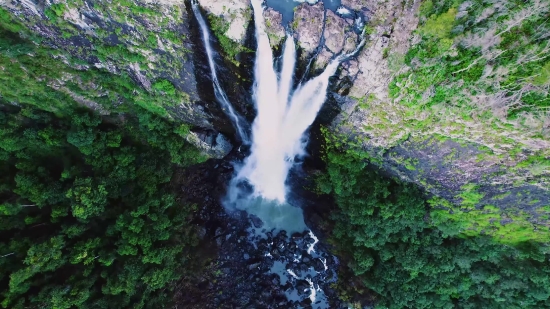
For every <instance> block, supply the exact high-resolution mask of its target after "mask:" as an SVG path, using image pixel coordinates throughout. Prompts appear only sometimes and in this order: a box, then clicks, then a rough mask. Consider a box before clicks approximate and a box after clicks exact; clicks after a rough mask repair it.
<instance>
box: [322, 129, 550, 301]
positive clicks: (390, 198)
mask: <svg viewBox="0 0 550 309" xmlns="http://www.w3.org/2000/svg"><path fill="white" fill-rule="evenodd" d="M328 143H329V144H328V145H327V147H326V153H325V160H326V162H327V173H326V174H325V175H324V176H323V177H321V178H320V179H319V182H318V184H319V189H320V190H321V191H322V192H324V193H332V194H333V195H334V196H335V198H336V202H337V204H338V207H339V211H337V212H335V213H334V214H333V220H334V224H335V226H334V230H333V237H334V239H335V240H336V241H335V242H334V243H335V244H337V246H338V248H339V250H340V251H341V252H344V253H345V255H347V256H348V257H349V261H350V263H349V266H350V268H351V269H352V270H353V272H354V273H355V274H356V275H359V276H360V277H361V281H362V283H363V284H364V285H365V286H366V287H367V288H368V289H370V290H371V291H372V292H374V293H375V294H376V295H377V303H378V307H377V308H395V309H397V308H415V309H419V308H548V307H550V262H549V261H550V254H549V250H548V246H546V245H544V244H537V243H522V244H519V245H518V246H517V247H512V246H507V245H503V244H499V243H495V242H494V240H493V239H492V238H490V237H464V236H461V237H458V235H455V236H449V235H446V234H444V233H442V232H441V231H440V230H438V229H437V226H434V224H433V222H431V220H430V216H429V215H428V212H429V207H428V206H427V204H426V203H425V201H424V199H423V197H422V194H421V192H419V191H418V189H415V188H413V187H412V186H411V185H405V184H401V183H398V182H395V181H391V180H388V179H387V178H384V177H381V176H379V175H378V174H376V172H373V171H372V170H371V169H369V168H368V166H367V163H366V160H364V158H362V157H361V156H360V155H359V154H358V153H357V152H354V151H351V150H350V151H341V149H339V148H336V147H335V146H334V144H333V143H332V142H331V139H330V138H329V142H328ZM342 284H343V285H346V282H342Z"/></svg>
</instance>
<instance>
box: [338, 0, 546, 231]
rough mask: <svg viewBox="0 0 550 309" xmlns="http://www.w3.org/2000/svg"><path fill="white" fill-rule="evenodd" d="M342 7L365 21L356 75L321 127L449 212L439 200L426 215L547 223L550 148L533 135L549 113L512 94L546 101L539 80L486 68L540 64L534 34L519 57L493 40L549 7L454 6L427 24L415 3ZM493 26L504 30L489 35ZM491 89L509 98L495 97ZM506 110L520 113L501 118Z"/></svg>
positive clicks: (353, 2) (349, 0)
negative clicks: (510, 57)
mask: <svg viewBox="0 0 550 309" xmlns="http://www.w3.org/2000/svg"><path fill="white" fill-rule="evenodd" d="M342 4H343V5H344V6H346V7H348V8H351V9H354V10H356V12H359V13H360V14H362V15H363V16H365V17H366V18H368V19H369V20H370V21H369V23H368V24H367V30H368V33H369V40H368V43H367V45H366V46H365V48H364V49H363V51H362V52H361V53H360V54H359V55H358V57H357V61H356V62H352V63H349V64H348V65H349V66H351V70H352V71H354V72H357V75H356V76H355V77H354V78H353V84H352V86H351V87H350V88H349V89H348V91H349V97H348V98H350V99H348V100H344V101H342V105H341V106H340V107H341V109H342V112H341V113H340V114H339V115H338V116H337V117H336V118H335V119H334V121H333V123H332V129H333V130H334V131H335V132H339V133H340V134H343V136H346V137H348V138H349V139H350V141H352V144H355V145H356V146H354V147H357V150H359V151H360V152H363V153H368V156H369V157H370V158H371V162H376V164H377V165H378V166H379V167H381V168H382V170H384V171H386V172H387V173H388V174H390V175H394V176H397V177H399V178H401V179H403V180H405V181H408V182H414V183H416V184H418V185H419V186H421V187H422V188H424V189H425V190H426V191H427V192H428V193H431V194H433V195H435V196H439V197H440V198H443V199H444V200H446V201H448V202H451V204H452V205H457V206H451V204H448V203H447V202H441V200H438V201H436V202H434V205H435V207H443V209H453V211H454V212H455V214H457V213H462V212H461V211H460V210H457V209H458V208H460V209H462V210H463V211H464V210H465V209H467V208H469V209H475V210H473V211H474V212H475V211H478V212H479V211H485V213H488V212H491V210H487V209H490V206H496V207H497V208H498V209H499V211H498V212H497V218H499V220H504V221H502V222H506V223H510V222H514V221H517V222H519V223H520V224H523V223H522V222H525V220H527V221H528V222H530V223H536V224H543V225H548V221H547V220H546V219H545V218H546V217H547V215H548V209H547V208H545V205H549V204H550V192H549V191H550V164H549V163H548V162H550V161H548V159H549V158H550V140H549V137H548V136H547V135H545V133H544V132H546V131H545V130H548V127H549V126H550V121H548V119H549V118H548V111H545V110H544V109H538V110H537V109H536V108H533V109H530V108H529V109H527V108H525V106H528V105H527V104H529V103H527V102H529V101H528V99H527V98H525V97H522V95H525V93H528V92H529V91H531V94H530V95H533V96H537V97H539V98H540V100H548V99H547V98H548V94H547V93H548V92H547V90H544V89H543V88H544V87H547V86H548V83H549V82H548V80H547V79H545V80H544V82H543V81H542V80H543V79H540V81H539V82H537V81H536V77H535V76H539V75H537V74H538V73H537V72H540V70H541V69H535V70H533V71H532V73H529V71H527V72H521V73H520V72H517V71H515V70H516V68H515V64H514V63H511V64H507V63H505V62H500V63H499V62H498V61H497V63H499V64H495V65H487V63H489V61H495V59H499V58H497V57H499V55H500V54H501V53H503V52H506V51H507V50H510V52H511V53H514V54H515V55H518V54H519V56H517V60H515V61H516V62H517V63H526V62H529V61H539V63H541V59H539V58H536V57H532V56H533V55H535V54H538V55H541V54H540V53H541V52H545V50H546V51H547V49H548V47H547V46H546V47H545V44H539V45H537V44H538V43H537V42H538V41H536V37H538V36H539V34H536V35H534V36H533V38H531V37H530V36H529V35H528V34H526V35H524V36H523V37H522V38H521V39H520V40H522V42H523V44H525V46H529V47H528V48H527V49H521V48H520V47H518V46H519V45H517V44H516V45H514V44H508V45H504V46H503V45H502V44H501V43H499V42H501V41H502V40H505V39H506V34H505V33H506V31H510V30H511V29H518V28H514V27H520V26H518V25H520V24H521V23H522V20H524V19H525V18H527V16H530V18H542V17H541V16H543V15H544V13H537V12H539V11H541V12H548V6H547V5H544V4H542V2H540V1H533V3H529V4H526V6H525V7H524V8H516V10H515V11H514V12H508V13H506V14H504V13H502V12H501V13H495V12H498V10H495V9H494V7H493V8H492V9H491V8H487V9H486V10H484V11H479V10H478V11H474V9H473V8H472V7H471V6H468V3H467V2H465V3H463V4H462V5H460V6H459V7H457V8H456V9H454V8H451V9H446V10H448V11H441V10H440V11H437V12H438V13H437V14H434V13H430V11H429V10H434V9H433V8H432V7H423V8H422V9H420V1H413V2H407V3H406V4H404V3H402V2H399V1H387V2H378V1H358V0H343V1H342ZM534 8H537V10H533V9H534ZM423 10H424V11H426V12H428V13H422V11H423ZM423 14H425V15H423ZM430 14H431V15H430ZM430 16H431V17H430ZM498 18H500V20H498ZM502 19H504V20H505V21H501V20H502ZM482 22H484V24H483V25H481V24H480V23H482ZM419 24H420V26H419ZM472 25H481V26H478V27H482V28H478V29H475V28H473V27H474V26H472ZM499 25H500V26H502V25H507V27H508V28H505V30H504V31H501V32H500V33H497V31H496V29H497V28H498V27H499ZM437 27H440V28H437ZM453 27H454V28H453ZM466 27H470V28H466ZM483 27H485V28H483ZM479 29H483V30H481V31H480V30H479ZM539 30H541V29H539ZM512 31H513V30H512ZM463 33H464V34H463ZM540 35H542V32H541V34H540ZM503 37H504V38H503ZM508 39H509V40H512V41H513V38H512V37H511V36H510V37H509V38H508ZM512 41H510V42H512ZM504 42H505V41H504ZM429 44H432V45H429ZM499 44H500V45H499ZM434 45H435V46H434ZM476 46H477V47H481V54H480V55H478V56H476V57H471V56H469V55H470V54H468V52H467V51H464V50H465V49H464V48H468V47H471V48H476ZM430 48H431V53H432V54H428V55H427V53H425V52H424V51H426V50H430ZM461 48H462V49H461ZM545 48H546V49H545ZM480 56H481V57H480ZM445 57H448V58H445ZM468 57H471V58H468ZM449 58H451V59H452V60H450V61H449V60H446V59H449ZM446 61H449V62H448V63H447V62H446ZM499 61H501V60H499ZM481 64H482V65H481ZM498 65H500V67H498ZM541 66H544V63H543V61H542V64H541ZM475 68H477V73H473V72H472V71H473V70H474V69H475ZM348 70H349V67H348V69H346V70H342V73H341V74H340V79H341V80H343V79H344V78H347V77H349V76H350V75H349V73H348ZM446 70H447V71H446ZM451 70H452V71H451ZM451 72H453V73H452V74H451ZM473 74H477V75H473ZM513 74H518V75H519V74H525V77H524V78H525V79H526V80H527V82H523V85H522V84H519V85H518V84H516V85H514V86H512V85H506V86H502V85H503V84H506V82H505V81H506V79H507V78H510V77H512V76H513ZM529 74H532V75H529ZM533 74H534V75H533ZM524 81H525V80H524ZM530 81H531V82H530ZM537 83H538V84H537ZM481 85H491V86H490V87H497V88H496V90H495V88H490V87H487V88H484V87H486V86H481ZM499 87H504V89H511V88H510V87H518V88H514V89H516V90H515V91H516V92H510V91H508V92H506V91H505V90H504V89H503V90H502V91H500V92H499V91H498V89H499ZM506 87H508V88H506ZM489 91H493V92H489ZM495 91H496V92H495ZM351 98H354V99H351ZM511 100H516V101H514V102H516V103H512V101H511ZM538 102H540V101H538ZM514 104H519V106H524V108H523V109H522V112H519V113H517V114H512V115H514V116H512V117H511V116H510V111H511V110H514V107H513V106H514ZM503 106H504V107H503ZM503 111H504V112H503ZM545 119H546V120H545ZM352 148H353V147H352ZM487 207H489V208H487ZM483 209H485V210H483ZM457 217H458V216H457ZM512 218H514V219H512ZM470 220H471V219H470ZM503 224H504V223H503ZM470 228H472V229H474V230H475V229H476V228H475V227H470ZM532 228H534V227H532ZM477 229H479V228H477ZM478 232H479V231H478ZM486 232H487V231H486Z"/></svg>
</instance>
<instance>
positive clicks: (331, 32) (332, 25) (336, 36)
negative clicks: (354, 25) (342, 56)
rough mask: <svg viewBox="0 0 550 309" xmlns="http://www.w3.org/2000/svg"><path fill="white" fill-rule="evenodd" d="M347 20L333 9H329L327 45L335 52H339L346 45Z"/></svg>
mask: <svg viewBox="0 0 550 309" xmlns="http://www.w3.org/2000/svg"><path fill="white" fill-rule="evenodd" d="M346 26H348V25H347V23H346V20H345V19H343V18H341V17H340V16H338V15H336V14H335V13H334V12H332V11H331V10H327V18H326V20H325V32H324V34H323V35H324V38H325V46H326V47H327V48H328V49H329V50H330V51H331V52H333V53H335V54H338V53H340V52H341V51H342V49H343V47H344V42H345V38H346V34H345V31H346V29H345V28H346Z"/></svg>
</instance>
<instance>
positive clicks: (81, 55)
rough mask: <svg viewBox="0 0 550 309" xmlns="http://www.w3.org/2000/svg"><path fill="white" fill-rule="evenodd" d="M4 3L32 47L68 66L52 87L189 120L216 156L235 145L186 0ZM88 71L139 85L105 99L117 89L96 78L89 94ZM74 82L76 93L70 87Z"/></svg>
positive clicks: (102, 105)
mask: <svg viewBox="0 0 550 309" xmlns="http://www.w3.org/2000/svg"><path fill="white" fill-rule="evenodd" d="M0 6H1V7H2V8H4V10H5V11H4V12H9V13H10V14H11V17H12V18H14V19H15V21H18V22H20V23H21V24H23V25H24V26H25V27H26V28H27V29H28V31H26V33H28V36H32V40H34V42H35V44H39V45H40V46H41V47H43V48H53V49H54V50H56V55H54V57H55V58H58V59H59V60H61V61H63V62H64V63H65V64H66V66H65V67H63V66H59V69H60V70H63V71H64V72H63V75H64V76H63V78H62V79H59V78H57V79H54V78H52V79H51V80H50V84H51V86H52V87H54V88H55V89H57V90H61V91H65V92H69V93H70V95H71V96H72V97H73V98H75V100H76V101H77V102H78V103H80V104H83V105H86V106H88V107H90V108H92V109H95V110H100V111H101V112H102V113H105V114H108V113H109V111H111V110H115V109H117V108H119V105H124V104H137V105H139V106H141V107H143V108H146V109H148V110H150V111H154V112H155V113H157V114H160V115H164V116H167V117H171V118H173V119H176V120H178V121H181V122H184V123H188V124H191V125H192V126H194V127H195V128H198V129H199V131H198V132H195V131H192V132H191V133H190V135H189V136H188V137H187V139H188V140H189V141H190V142H192V143H193V144H195V145H196V146H197V147H199V148H201V149H203V150H205V151H206V152H207V153H208V154H210V155H211V156H214V157H221V156H224V155H225V154H226V153H227V152H228V151H229V150H230V149H231V145H230V144H229V142H228V140H227V138H226V137H225V136H223V135H220V134H218V132H223V133H225V134H226V135H232V134H233V128H232V126H231V124H230V122H229V121H228V120H227V119H226V117H225V116H224V114H223V112H222V111H221V109H220V108H219V106H218V105H217V103H216V102H215V99H214V97H213V92H212V89H211V86H210V83H209V78H208V76H210V71H209V68H208V66H207V62H206V59H205V57H204V56H201V55H204V52H202V51H203V50H204V47H203V45H202V41H201V40H200V36H199V33H198V29H197V27H198V26H196V25H195V24H194V23H195V19H194V18H193V16H192V15H191V14H190V8H189V4H188V3H186V2H179V1H160V2H151V1H145V2H138V1H135V2H133V1H124V2H117V3H111V2H95V1H94V2H91V1H56V2H54V3H50V4H44V3H43V2H40V3H38V4H36V3H34V2H33V1H21V2H13V1H0ZM52 61H55V60H52ZM84 71H95V72H97V71H107V72H109V73H112V74H113V76H122V77H125V78H128V77H129V78H130V79H131V80H132V81H133V82H134V83H135V85H134V86H133V87H137V88H136V89H134V90H133V93H131V94H130V97H126V98H124V99H122V98H119V100H118V102H113V100H103V98H105V97H114V96H117V95H119V93H116V91H114V90H113V91H109V89H108V88H105V87H103V89H100V88H102V86H104V84H102V82H101V81H99V80H96V81H94V82H92V83H95V84H94V85H93V87H92V88H95V90H97V91H91V90H90V89H89V88H90V87H88V86H87V85H85V82H84V81H83V80H82V78H81V76H80V75H81V74H80V72H84ZM73 83H74V84H76V88H79V89H78V90H79V91H75V90H69V89H70V88H72V87H71V86H73V85H72V84H73ZM70 84H71V85H70ZM130 87H132V86H130ZM80 90H82V91H80ZM77 92H78V93H77ZM216 140H217V141H218V142H219V143H216V142H215V141H216Z"/></svg>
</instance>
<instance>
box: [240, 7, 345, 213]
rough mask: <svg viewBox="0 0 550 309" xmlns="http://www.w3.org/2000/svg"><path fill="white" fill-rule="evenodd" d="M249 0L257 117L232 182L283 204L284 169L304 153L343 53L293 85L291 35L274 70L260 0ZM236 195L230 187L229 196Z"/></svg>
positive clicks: (253, 194) (292, 44)
mask: <svg viewBox="0 0 550 309" xmlns="http://www.w3.org/2000/svg"><path fill="white" fill-rule="evenodd" d="M251 2H252V7H253V10H254V21H255V26H256V40H257V44H258V46H257V51H256V60H255V61H256V62H255V71H254V77H255V82H254V86H253V99H254V102H255V105H256V110H257V116H256V119H255V120H254V123H253V125H252V146H251V149H250V150H251V153H250V156H249V157H247V158H246V159H245V161H244V165H243V166H242V167H241V168H240V170H239V172H238V174H237V176H236V177H235V179H234V181H233V184H234V185H235V184H238V183H242V182H243V181H245V182H247V183H248V184H249V185H250V186H251V188H252V197H253V198H263V199H266V200H269V201H275V202H277V203H280V204H283V203H285V200H286V193H287V187H286V179H287V176H288V172H289V170H290V169H291V167H292V165H293V163H294V160H295V158H296V157H299V156H302V155H304V154H305V150H304V148H305V138H304V136H305V132H306V130H307V129H308V128H309V126H310V125H311V124H312V123H313V121H314V120H315V117H316V116H317V114H318V113H319V110H320V109H321V106H322V105H323V103H324V102H325V100H326V93H327V88H328V86H329V78H330V77H331V76H332V75H334V74H335V73H336V70H337V69H338V66H339V64H340V63H341V62H342V61H343V60H345V59H346V58H347V57H348V55H340V56H338V57H336V59H334V60H332V61H331V62H330V63H329V64H328V65H327V67H326V68H325V70H324V71H323V73H321V74H320V75H319V76H317V77H315V78H313V79H311V80H309V81H307V82H306V83H304V84H300V85H299V86H298V87H297V88H296V89H294V90H293V89H292V84H293V78H294V68H295V64H296V46H295V43H294V39H293V37H292V36H291V35H290V34H287V37H286V41H285V44H284V50H283V55H282V69H281V71H280V72H277V70H276V69H275V67H274V59H273V53H272V50H271V46H270V44H269V37H268V35H267V33H266V26H265V20H264V16H263V10H264V8H263V1H262V0H252V1H251ZM230 190H231V188H230ZM233 190H235V188H233ZM233 193H234V192H233ZM236 196H237V195H236V194H231V192H230V199H231V198H236Z"/></svg>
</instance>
